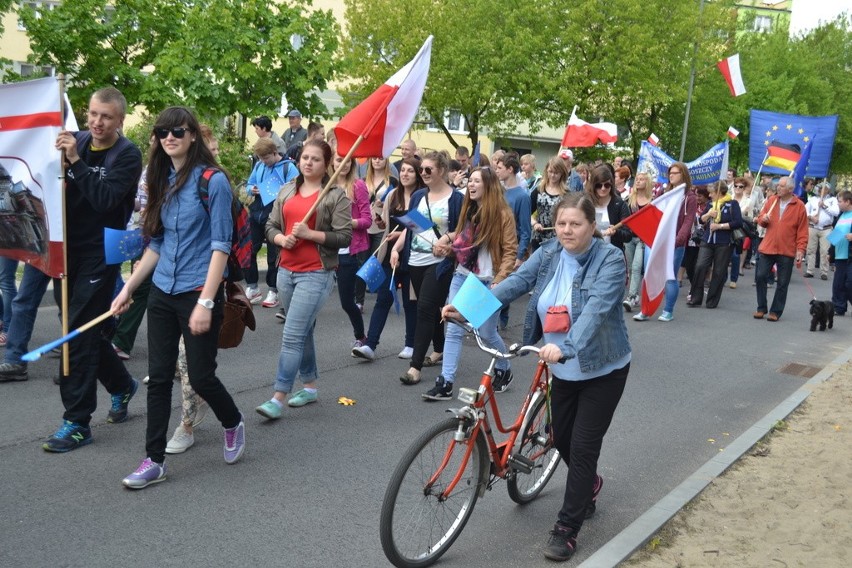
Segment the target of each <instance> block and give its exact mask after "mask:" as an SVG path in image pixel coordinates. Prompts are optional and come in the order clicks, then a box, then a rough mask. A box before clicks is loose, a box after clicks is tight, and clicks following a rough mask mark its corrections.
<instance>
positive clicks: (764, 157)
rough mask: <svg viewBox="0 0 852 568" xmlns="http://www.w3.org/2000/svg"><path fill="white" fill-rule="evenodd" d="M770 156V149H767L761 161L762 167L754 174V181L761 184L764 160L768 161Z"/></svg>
mask: <svg viewBox="0 0 852 568" xmlns="http://www.w3.org/2000/svg"><path fill="white" fill-rule="evenodd" d="M768 157H769V150H767V151H766V154H765V155H764V156H763V160H761V161H760V167H759V168H757V173H756V174H754V183H755V184H760V172H762V171H763V162H765V161H766V158H768Z"/></svg>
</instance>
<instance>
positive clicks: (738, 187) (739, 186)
mask: <svg viewBox="0 0 852 568" xmlns="http://www.w3.org/2000/svg"><path fill="white" fill-rule="evenodd" d="M734 187H735V188H737V189H745V186H744V185H735V186H734Z"/></svg>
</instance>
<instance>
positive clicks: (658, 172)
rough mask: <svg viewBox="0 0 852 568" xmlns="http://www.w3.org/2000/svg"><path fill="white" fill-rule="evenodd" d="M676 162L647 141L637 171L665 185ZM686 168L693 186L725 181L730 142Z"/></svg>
mask: <svg viewBox="0 0 852 568" xmlns="http://www.w3.org/2000/svg"><path fill="white" fill-rule="evenodd" d="M676 161H677V160H675V159H674V158H672V157H671V156H669V155H668V154H666V153H665V152H663V151H662V150H660V149H659V148H657V147H656V146H654V145H653V144H651V143H650V142H648V141H647V140H643V141H642V147H641V148H640V149H639V164H638V165H637V166H636V171H637V172H647V173H648V174H650V175H651V176H652V177H653V178H654V179H655V180H656V181H657V182H658V183H664V182H666V181H668V172H669V166H671V165H672V164H673V163H674V162H676ZM686 168H687V169H688V170H689V177H690V179H691V180H692V184H693V185H707V184H708V183H713V182H715V181H719V180H720V179H724V177H725V174H726V173H727V169H728V141H727V140H726V141H724V142H719V143H718V144H716V145H715V146H713V147H712V148H710V149H709V150H707V151H706V152H704V153H703V154H701V155H700V156H698V157H697V158H696V159H694V160H692V161H691V162H687V164H686Z"/></svg>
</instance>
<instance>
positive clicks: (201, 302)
mask: <svg viewBox="0 0 852 568" xmlns="http://www.w3.org/2000/svg"><path fill="white" fill-rule="evenodd" d="M197 303H198V305H199V306H204V307H205V308H207V309H208V310H212V309H213V306H215V305H216V304H214V303H213V300H204V299H202V298H198V302H197Z"/></svg>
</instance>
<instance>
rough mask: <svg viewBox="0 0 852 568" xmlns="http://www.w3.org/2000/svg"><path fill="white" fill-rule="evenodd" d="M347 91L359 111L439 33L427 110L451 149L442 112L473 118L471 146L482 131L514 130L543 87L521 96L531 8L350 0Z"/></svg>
mask: <svg viewBox="0 0 852 568" xmlns="http://www.w3.org/2000/svg"><path fill="white" fill-rule="evenodd" d="M345 4H346V21H347V28H348V29H347V34H346V38H345V40H344V42H343V47H344V58H345V73H346V75H347V76H348V77H350V78H351V79H352V82H351V84H349V85H347V87H346V88H345V89H343V91H342V94H343V97H344V101H345V102H346V103H347V104H349V105H350V106H354V104H357V103H358V102H360V101H361V100H363V99H364V98H366V97H367V96H368V95H369V94H370V93H371V92H372V91H373V90H375V89H376V88H377V87H378V86H379V85H380V84H382V83H383V82H384V81H386V80H387V79H388V77H390V76H391V75H392V74H393V73H395V72H396V71H397V70H398V69H399V68H401V67H402V66H403V65H404V64H405V63H407V62H408V61H409V60H410V59H411V58H412V57H413V56H414V54H415V53H417V50H418V49H420V46H421V45H422V44H423V42H424V41H425V40H426V37H427V36H429V35H430V34H432V35H434V37H435V39H434V43H433V46H432V61H431V68H430V72H429V81H428V83H427V87H426V92H425V94H424V98H423V103H422V108H423V109H424V110H425V111H426V113H427V115H428V116H429V118H431V120H432V121H433V122H434V123H435V124H437V125H438V127H439V128H442V129H443V131H444V134H445V135H446V136H447V139H448V140H449V141H450V143H451V144H452V145H453V146H458V145H459V144H460V143H461V142H459V141H458V140H456V138H455V137H454V136H453V135H452V134H451V133H450V132H449V131H448V130H446V129H444V128H443V122H444V112H445V111H446V110H456V111H459V112H460V113H461V114H462V115H463V116H464V118H465V120H466V121H467V124H468V127H469V131H470V134H469V139H470V144H471V147H473V146H475V145H476V142H477V139H478V135H479V131H480V130H490V131H493V132H507V131H512V130H513V129H514V128H515V127H516V126H517V125H518V123H519V122H520V121H523V120H531V121H535V120H536V119H537V117H538V115H539V114H540V111H539V110H538V108H537V106H536V102H537V99H538V98H539V95H538V92H539V91H540V89H536V91H535V92H533V91H527V92H524V91H520V90H518V88H517V81H516V80H515V75H517V74H518V64H519V62H520V61H525V60H526V59H527V53H528V48H527V45H526V44H527V42H529V41H531V39H532V38H531V37H530V36H529V35H528V34H530V30H529V29H528V28H526V27H524V26H523V25H519V23H518V20H519V18H522V17H524V18H526V17H525V16H524V15H523V13H524V12H525V11H527V10H535V7H534V6H531V5H529V4H516V3H509V2H499V3H493V2H490V1H488V0H442V1H440V2H435V1H433V0H407V1H406V2H399V1H397V0H345Z"/></svg>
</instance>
